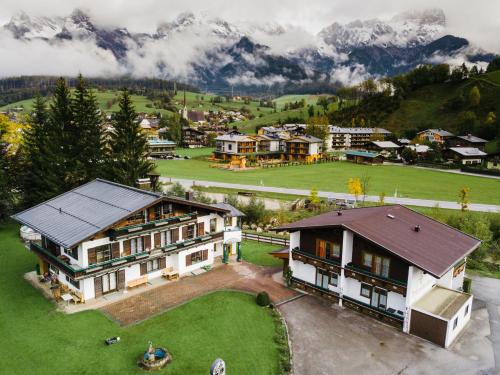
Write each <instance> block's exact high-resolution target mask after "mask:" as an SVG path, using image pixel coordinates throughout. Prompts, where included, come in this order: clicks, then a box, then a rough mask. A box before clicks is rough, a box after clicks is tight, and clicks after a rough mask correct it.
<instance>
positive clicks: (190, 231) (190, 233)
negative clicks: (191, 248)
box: [186, 225, 194, 238]
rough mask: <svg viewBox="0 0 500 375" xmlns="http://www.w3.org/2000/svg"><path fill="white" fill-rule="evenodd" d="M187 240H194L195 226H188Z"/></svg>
mask: <svg viewBox="0 0 500 375" xmlns="http://www.w3.org/2000/svg"><path fill="white" fill-rule="evenodd" d="M186 238H194V225H188V227H187V237H186Z"/></svg>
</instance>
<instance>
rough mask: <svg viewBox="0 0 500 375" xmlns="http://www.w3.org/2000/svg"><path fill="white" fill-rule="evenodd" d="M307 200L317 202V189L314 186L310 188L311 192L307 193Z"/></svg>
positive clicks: (318, 200)
mask: <svg viewBox="0 0 500 375" xmlns="http://www.w3.org/2000/svg"><path fill="white" fill-rule="evenodd" d="M309 200H310V201H311V203H312V204H315V205H316V204H319V202H320V199H319V197H318V189H316V187H315V186H313V187H312V188H311V192H310V193H309Z"/></svg>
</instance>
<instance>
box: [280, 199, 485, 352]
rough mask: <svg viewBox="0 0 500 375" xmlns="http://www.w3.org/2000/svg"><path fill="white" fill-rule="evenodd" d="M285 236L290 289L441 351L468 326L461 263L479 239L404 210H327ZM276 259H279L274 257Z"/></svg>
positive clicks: (286, 227)
mask: <svg viewBox="0 0 500 375" xmlns="http://www.w3.org/2000/svg"><path fill="white" fill-rule="evenodd" d="M276 230H278V231H284V230H285V231H288V232H290V245H289V254H288V258H289V266H290V269H291V271H292V285H293V286H294V287H295V288H299V289H302V290H304V291H306V292H307V293H311V294H315V295H318V296H321V297H324V298H326V299H327V300H329V301H331V302H334V303H338V304H339V305H340V306H344V307H347V308H351V309H354V310H356V311H359V312H361V313H365V314H367V315H370V316H371V317H374V318H375V319H378V320H380V321H382V322H385V323H387V324H390V325H393V326H395V327H398V328H400V329H402V330H403V332H406V333H411V334H413V335H416V336H420V337H423V338H424V339H427V340H429V341H432V342H434V343H436V344H438V345H441V346H443V347H448V346H450V344H451V343H452V342H453V341H454V339H455V338H456V337H457V336H458V335H459V333H460V332H461V331H462V330H463V329H464V327H465V326H466V324H467V322H468V321H469V320H470V316H471V310H472V295H471V294H469V293H465V292H463V291H462V286H463V282H464V275H465V264H466V258H467V256H468V255H470V254H471V253H472V252H473V251H474V250H475V249H477V248H478V247H479V245H480V241H479V240H477V239H476V238H474V237H471V236H469V235H467V234H465V233H462V232H460V231H458V230H456V229H453V228H451V227H449V226H447V225H445V224H442V223H440V222H438V221H435V220H433V219H431V218H429V217H427V216H425V215H422V214H419V213H417V212H415V211H413V210H411V209H409V208H406V207H403V206H399V205H393V206H378V207H369V208H358V209H350V210H345V211H338V212H329V213H326V214H322V215H319V216H315V217H312V218H307V219H304V220H300V221H298V222H295V223H292V224H287V225H283V226H281V227H279V228H276ZM280 256H281V255H280Z"/></svg>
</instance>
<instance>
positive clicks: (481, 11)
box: [0, 0, 500, 52]
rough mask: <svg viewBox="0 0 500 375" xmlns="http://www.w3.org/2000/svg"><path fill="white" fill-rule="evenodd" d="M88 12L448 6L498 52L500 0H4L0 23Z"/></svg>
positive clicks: (109, 15)
mask: <svg viewBox="0 0 500 375" xmlns="http://www.w3.org/2000/svg"><path fill="white" fill-rule="evenodd" d="M77 7H79V8H81V9H85V10H87V11H89V12H90V13H91V15H92V17H93V19H94V20H96V22H98V23H101V24H106V25H119V26H126V27H127V28H129V29H130V30H132V31H147V32H151V31H154V29H155V28H156V25H157V24H158V23H159V22H161V21H165V20H172V19H173V18H175V17H176V16H177V15H178V14H179V13H181V12H184V11H192V12H195V13H201V12H204V13H206V14H208V15H220V16H221V17H222V18H225V19H227V20H229V21H230V22H238V21H256V22H278V23H283V24H293V25H297V26H300V27H303V28H305V29H307V30H309V31H310V32H314V33H315V32H318V31H319V30H320V29H321V28H322V27H324V26H326V25H329V24H331V23H332V22H335V21H337V22H341V23H344V22H349V21H352V20H354V19H370V18H382V19H384V18H390V17H392V16H393V15H394V14H396V13H399V12H401V11H407V10H421V9H424V8H431V7H437V8H441V9H443V10H444V11H445V13H446V16H447V19H448V25H449V32H450V33H452V34H455V35H457V36H461V37H465V38H468V39H469V40H470V41H471V42H473V43H477V44H479V45H480V46H482V47H483V48H485V49H488V50H493V51H497V52H500V38H499V35H500V20H499V17H500V0H349V1H346V0H307V1H305V0H245V1H242V0H127V1H125V0H2V1H1V7H0V22H1V23H5V22H7V21H8V20H9V18H10V17H11V16H12V15H13V14H14V13H16V12H18V11H20V10H24V11H25V12H27V13H28V14H30V15H48V16H53V15H67V14H68V13H70V12H71V11H72V10H73V9H74V8H77Z"/></svg>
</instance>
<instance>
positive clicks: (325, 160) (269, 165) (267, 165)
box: [255, 157, 339, 168]
mask: <svg viewBox="0 0 500 375" xmlns="http://www.w3.org/2000/svg"><path fill="white" fill-rule="evenodd" d="M336 161H339V158H337V157H324V158H321V159H318V160H316V161H298V160H293V161H280V162H276V163H255V165H257V166H260V167H262V168H280V167H293V166H297V165H312V164H322V163H333V162H336Z"/></svg>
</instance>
